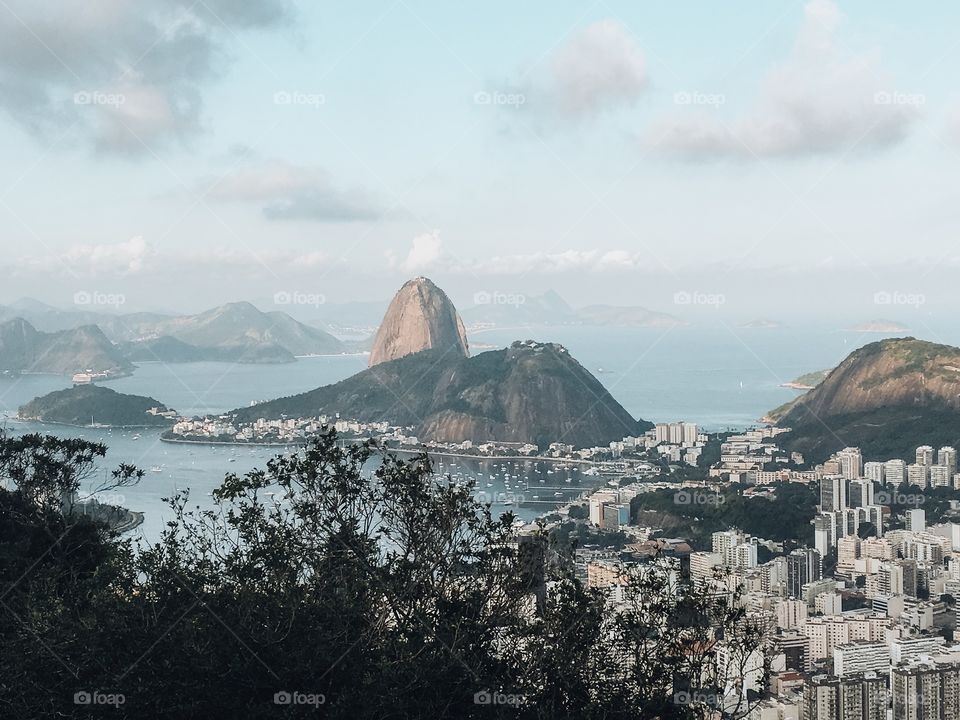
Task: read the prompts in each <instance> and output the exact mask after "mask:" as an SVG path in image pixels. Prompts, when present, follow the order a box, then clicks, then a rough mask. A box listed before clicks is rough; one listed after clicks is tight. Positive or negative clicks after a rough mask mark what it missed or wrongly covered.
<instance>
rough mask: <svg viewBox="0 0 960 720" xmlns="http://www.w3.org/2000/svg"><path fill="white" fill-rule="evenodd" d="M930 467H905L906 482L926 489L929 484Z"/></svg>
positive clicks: (913, 465)
mask: <svg viewBox="0 0 960 720" xmlns="http://www.w3.org/2000/svg"><path fill="white" fill-rule="evenodd" d="M929 479H930V466H929V465H924V464H923V463H913V464H911V465H907V482H908V483H910V484H911V485H916V486H917V487H919V488H924V489H925V488H926V487H927V486H928V485H929V484H930V483H929Z"/></svg>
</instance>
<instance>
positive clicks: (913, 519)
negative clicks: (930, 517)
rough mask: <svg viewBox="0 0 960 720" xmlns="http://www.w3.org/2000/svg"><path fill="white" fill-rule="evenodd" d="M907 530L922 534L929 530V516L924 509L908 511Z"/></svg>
mask: <svg viewBox="0 0 960 720" xmlns="http://www.w3.org/2000/svg"><path fill="white" fill-rule="evenodd" d="M907 530H909V531H910V532H915V533H921V532H926V530H927V514H926V513H925V512H924V511H923V509H922V508H913V509H912V510H907Z"/></svg>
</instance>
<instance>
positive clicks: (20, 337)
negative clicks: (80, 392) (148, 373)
mask: <svg viewBox="0 0 960 720" xmlns="http://www.w3.org/2000/svg"><path fill="white" fill-rule="evenodd" d="M85 371H91V372H95V373H109V374H111V375H114V376H118V375H125V374H129V373H130V372H132V371H133V364H132V363H131V362H130V361H129V360H128V359H127V358H126V357H125V356H124V355H123V353H122V352H120V350H119V348H117V347H116V346H115V345H114V344H113V343H111V342H110V340H108V339H107V337H106V335H104V334H103V332H102V331H101V330H100V328H99V327H97V326H96V325H83V326H80V327H78V328H74V329H72V330H60V331H59V332H52V333H45V332H40V331H39V330H37V329H36V328H35V327H33V325H31V324H30V323H28V322H27V321H26V320H24V319H23V318H14V319H13V320H8V321H6V322H3V323H0V372H4V373H8V374H18V373H56V374H73V373H78V372H85Z"/></svg>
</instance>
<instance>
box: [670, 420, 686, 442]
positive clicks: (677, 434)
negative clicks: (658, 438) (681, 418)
mask: <svg viewBox="0 0 960 720" xmlns="http://www.w3.org/2000/svg"><path fill="white" fill-rule="evenodd" d="M682 443H683V423H678V422H675V423H670V444H671V445H680V444H682Z"/></svg>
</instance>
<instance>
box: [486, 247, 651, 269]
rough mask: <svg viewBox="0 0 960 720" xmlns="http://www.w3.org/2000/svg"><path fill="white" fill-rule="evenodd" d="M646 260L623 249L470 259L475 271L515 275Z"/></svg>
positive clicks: (616, 266)
mask: <svg viewBox="0 0 960 720" xmlns="http://www.w3.org/2000/svg"><path fill="white" fill-rule="evenodd" d="M646 264H649V258H647V261H646V262H645V261H644V256H643V254H642V253H633V252H628V251H626V250H608V251H605V252H600V251H598V250H573V249H570V250H564V251H561V252H536V253H526V254H517V255H497V256H494V257H492V258H490V259H488V260H481V261H477V262H474V263H471V264H470V266H469V270H470V272H472V273H475V274H478V275H479V274H487V275H517V274H527V273H542V274H557V273H568V272H593V273H605V272H617V271H623V270H636V269H639V268H642V267H644V266H645V265H646Z"/></svg>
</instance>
